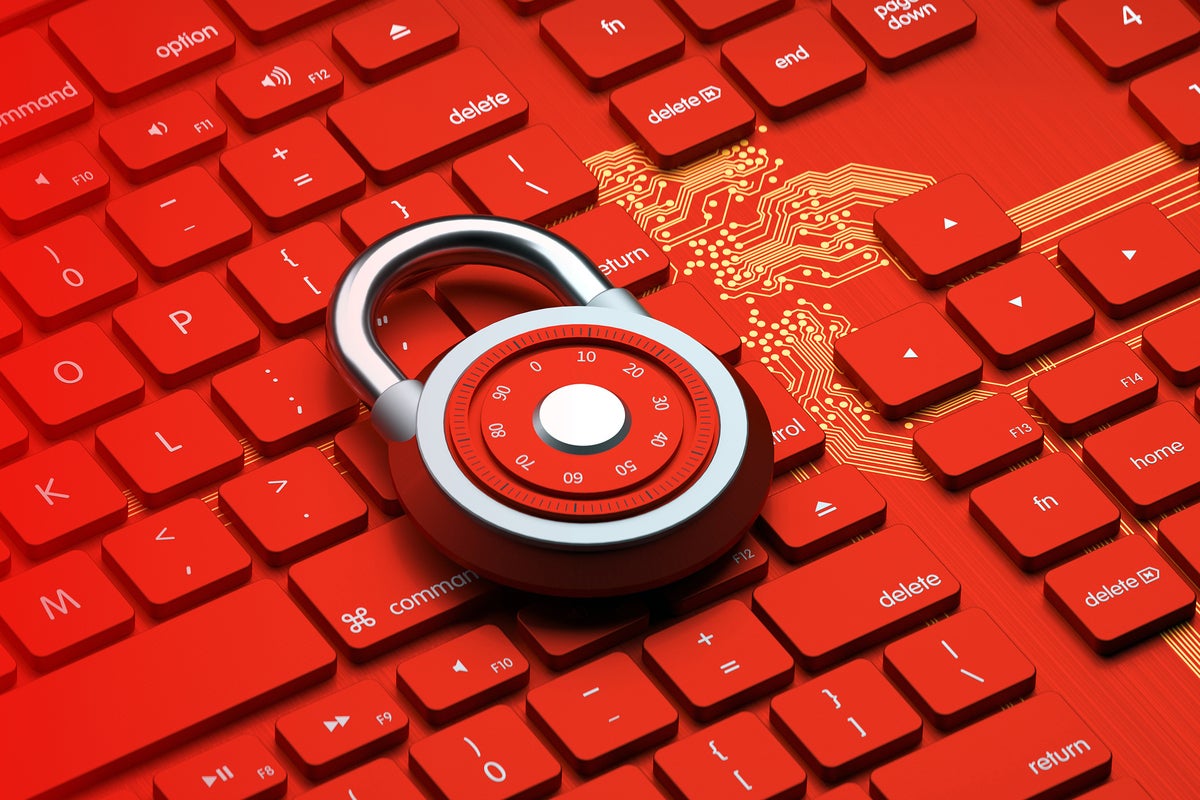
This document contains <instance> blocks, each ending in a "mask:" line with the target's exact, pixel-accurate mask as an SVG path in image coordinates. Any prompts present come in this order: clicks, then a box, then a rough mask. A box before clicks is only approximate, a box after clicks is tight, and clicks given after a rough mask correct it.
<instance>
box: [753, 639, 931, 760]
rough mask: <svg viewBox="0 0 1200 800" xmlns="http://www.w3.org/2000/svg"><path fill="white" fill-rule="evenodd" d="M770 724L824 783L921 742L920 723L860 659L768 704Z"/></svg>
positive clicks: (912, 712)
mask: <svg viewBox="0 0 1200 800" xmlns="http://www.w3.org/2000/svg"><path fill="white" fill-rule="evenodd" d="M771 723H772V724H773V725H774V726H775V727H776V728H778V729H779V730H780V732H781V733H783V735H784V738H785V739H786V740H787V741H788V743H789V744H790V745H791V746H792V747H794V748H795V749H796V750H798V751H799V752H800V753H801V754H802V755H803V756H804V758H805V760H806V761H808V763H810V764H812V765H813V767H814V771H815V772H816V773H817V774H818V775H820V776H821V779H822V780H825V781H840V780H842V779H843V778H846V777H849V776H850V775H853V774H854V773H856V772H859V771H860V770H863V769H866V768H867V767H870V766H873V765H874V764H877V763H879V762H881V761H886V760H888V759H890V758H894V757H895V756H897V755H898V754H900V753H903V752H904V751H905V750H910V749H912V748H913V747H916V746H917V745H918V744H920V742H921V718H920V717H919V716H917V712H915V711H913V709H912V707H911V706H909V704H908V703H907V702H905V700H904V697H903V696H901V694H900V693H899V692H897V691H896V690H895V689H894V688H892V685H891V684H890V683H888V682H887V679H886V678H884V677H883V675H882V674H881V673H880V672H879V670H878V669H876V668H875V667H873V666H872V665H871V664H870V663H869V662H867V661H864V660H863V659H856V660H854V661H851V662H849V663H847V664H843V665H842V666H840V667H838V668H837V669H832V670H830V671H829V672H826V673H825V674H824V675H821V676H820V677H818V678H813V679H812V680H810V681H808V682H807V683H805V684H803V685H802V686H797V687H796V688H795V689H790V690H788V691H786V692H784V693H783V694H781V695H778V696H777V697H775V699H773V700H772V701H771Z"/></svg>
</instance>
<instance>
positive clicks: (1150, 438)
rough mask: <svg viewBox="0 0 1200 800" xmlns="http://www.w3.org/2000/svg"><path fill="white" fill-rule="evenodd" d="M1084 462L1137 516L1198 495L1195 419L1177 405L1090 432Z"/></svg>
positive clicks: (1199, 452) (1199, 435)
mask: <svg viewBox="0 0 1200 800" xmlns="http://www.w3.org/2000/svg"><path fill="white" fill-rule="evenodd" d="M1083 463H1085V464H1087V466H1088V468H1089V469H1091V470H1092V471H1093V472H1095V473H1096V474H1097V475H1099V476H1100V477H1101V478H1103V479H1104V482H1105V483H1107V484H1108V488H1109V489H1111V490H1112V492H1113V494H1115V495H1116V496H1117V499H1118V500H1120V501H1121V503H1122V504H1123V505H1124V506H1125V507H1126V508H1127V509H1129V510H1130V511H1131V512H1132V513H1133V515H1134V516H1136V517H1138V518H1140V519H1146V518H1148V517H1153V516H1157V515H1158V514H1161V513H1163V512H1164V511H1166V510H1167V509H1169V508H1172V507H1173V506H1177V505H1182V504H1184V503H1187V502H1188V501H1190V500H1194V499H1195V498H1196V497H1198V496H1200V422H1197V421H1196V418H1195V417H1193V416H1192V415H1191V414H1189V413H1188V412H1187V410H1186V409H1184V407H1183V406H1182V405H1180V404H1179V403H1162V404H1161V405H1157V406H1155V407H1154V408H1151V409H1150V410H1149V411H1143V412H1142V413H1140V414H1138V415H1137V416H1135V417H1130V418H1129V419H1127V420H1125V421H1124V422H1121V423H1119V424H1117V425H1114V426H1112V427H1111V428H1109V429H1107V430H1104V431H1101V432H1100V433H1096V434H1093V435H1092V436H1089V437H1088V438H1087V440H1086V441H1084V443H1083Z"/></svg>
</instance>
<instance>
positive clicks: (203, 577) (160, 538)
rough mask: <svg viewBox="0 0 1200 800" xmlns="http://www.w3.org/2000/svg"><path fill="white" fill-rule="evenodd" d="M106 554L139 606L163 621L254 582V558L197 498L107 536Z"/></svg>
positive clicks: (108, 562) (109, 562)
mask: <svg viewBox="0 0 1200 800" xmlns="http://www.w3.org/2000/svg"><path fill="white" fill-rule="evenodd" d="M103 555H104V563H105V564H107V565H108V566H109V567H111V568H112V569H113V570H114V571H115V572H117V573H118V574H120V576H121V577H122V578H124V579H125V582H126V583H127V584H128V585H129V587H130V588H131V589H132V590H133V593H134V594H135V595H136V596H137V599H138V602H140V603H141V604H142V605H144V606H145V607H146V608H148V609H149V610H150V614H151V615H152V616H155V617H158V618H160V619H161V618H163V617H171V616H174V615H175V614H178V613H179V612H180V611H184V610H186V609H189V608H191V607H192V606H195V605H199V604H200V603H203V602H205V601H207V600H211V599H212V598H214V597H216V596H218V595H221V594H224V593H225V592H228V591H229V590H230V589H233V588H235V587H237V586H240V585H242V584H243V583H245V582H246V581H248V580H250V556H249V555H247V554H246V551H245V550H244V549H242V546H241V545H240V544H238V543H237V540H236V539H234V538H233V534H231V533H230V532H229V530H228V529H227V528H226V527H225V526H224V525H223V524H221V521H220V520H219V519H217V517H216V515H215V514H213V513H212V512H211V511H209V510H208V506H206V505H205V504H204V503H203V502H201V501H200V500H196V499H191V500H184V501H183V502H182V503H180V504H178V505H175V506H171V507H170V508H168V509H166V510H165V511H163V512H161V513H158V514H154V515H153V516H150V517H148V518H146V519H140V520H139V521H138V522H136V523H134V524H131V525H126V526H124V527H122V528H121V529H120V530H118V531H116V532H115V533H110V534H109V535H108V536H105V537H104V542H103Z"/></svg>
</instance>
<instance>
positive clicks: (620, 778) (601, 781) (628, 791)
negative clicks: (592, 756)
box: [558, 764, 663, 800]
mask: <svg viewBox="0 0 1200 800" xmlns="http://www.w3.org/2000/svg"><path fill="white" fill-rule="evenodd" d="M614 797H620V798H622V800H663V796H662V794H660V793H659V791H658V790H657V789H655V788H654V784H653V783H651V782H650V779H649V778H647V777H646V775H645V773H643V772H642V771H641V770H640V769H638V768H637V767H635V766H632V765H629V764H626V765H625V766H623V767H617V768H616V769H614V770H613V771H612V772H606V773H604V774H603V775H601V776H600V777H598V778H593V779H592V780H590V781H588V782H587V783H585V784H583V785H582V786H579V787H577V788H576V789H574V790H573V791H570V792H567V793H566V794H563V795H559V798H558V800H612V798H614Z"/></svg>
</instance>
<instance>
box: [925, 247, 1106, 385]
mask: <svg viewBox="0 0 1200 800" xmlns="http://www.w3.org/2000/svg"><path fill="white" fill-rule="evenodd" d="M946 314H947V315H948V316H949V317H950V319H952V320H954V322H955V323H956V324H957V325H958V326H959V327H960V328H962V329H963V330H964V331H966V332H967V334H968V335H969V336H970V337H971V339H972V340H973V341H974V342H975V344H976V345H978V346H979V349H981V350H983V352H984V355H986V356H987V357H988V358H989V359H991V361H992V363H993V364H995V365H996V366H997V367H1000V368H1001V369H1009V368H1010V367H1015V366H1018V365H1020V364H1023V363H1025V362H1026V361H1028V360H1030V359H1031V358H1034V357H1035V356H1040V355H1042V354H1043V353H1047V352H1049V351H1051V350H1053V349H1054V348H1056V347H1062V346H1063V345H1065V344H1068V343H1070V342H1073V341H1075V340H1076V339H1079V338H1081V337H1083V336H1087V335H1088V334H1089V333H1091V332H1092V329H1093V328H1094V327H1095V326H1096V311H1095V309H1093V308H1092V306H1091V304H1090V303H1088V302H1087V301H1086V300H1084V299H1083V297H1082V296H1081V295H1080V294H1079V292H1077V291H1076V290H1075V288H1074V287H1072V286H1071V284H1070V283H1069V282H1068V281H1067V279H1066V278H1064V277H1063V276H1062V274H1061V273H1059V271H1058V270H1056V269H1055V268H1054V267H1053V266H1052V265H1051V264H1050V262H1049V261H1047V260H1046V257H1045V256H1043V255H1042V254H1041V253H1030V254H1028V255H1025V256H1022V257H1021V258H1018V259H1016V260H1015V261H1010V262H1009V263H1007V264H1005V265H1004V266H1001V267H997V268H996V269H994V270H992V271H991V272H985V273H984V274H982V275H980V276H979V277H977V278H972V279H971V280H969V281H967V282H966V283H963V284H959V285H958V286H955V287H953V288H951V289H950V291H949V292H947V293H946Z"/></svg>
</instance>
